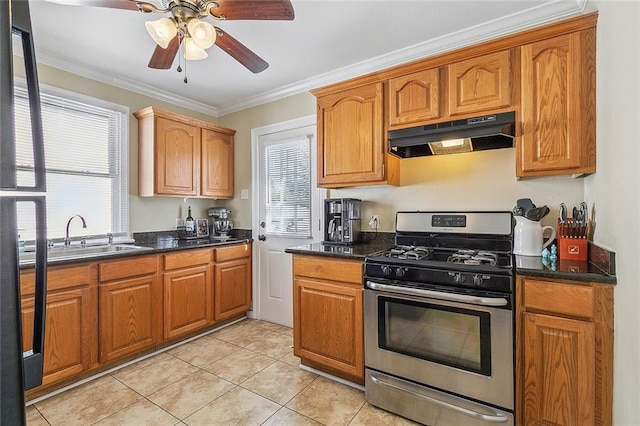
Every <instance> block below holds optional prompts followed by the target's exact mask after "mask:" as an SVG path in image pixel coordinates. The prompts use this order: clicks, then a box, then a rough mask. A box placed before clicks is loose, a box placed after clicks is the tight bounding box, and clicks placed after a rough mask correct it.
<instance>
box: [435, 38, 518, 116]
mask: <svg viewBox="0 0 640 426" xmlns="http://www.w3.org/2000/svg"><path fill="white" fill-rule="evenodd" d="M447 74H448V84H447V86H448V94H449V96H448V104H449V115H458V114H466V113H473V112H476V111H477V112H481V111H486V110H490V109H497V108H504V107H508V106H510V105H511V102H512V94H511V52H510V51H509V50H505V51H502V52H497V53H492V54H489V55H484V56H479V57H477V58H473V59H467V60H464V61H460V62H456V63H453V64H450V65H448V66H447Z"/></svg>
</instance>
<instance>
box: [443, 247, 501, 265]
mask: <svg viewBox="0 0 640 426" xmlns="http://www.w3.org/2000/svg"><path fill="white" fill-rule="evenodd" d="M447 262H450V263H464V264H465V265H490V266H495V265H496V264H497V263H498V255H497V254H495V253H491V252H489V251H476V250H458V251H457V252H455V253H453V254H452V255H451V256H449V258H448V259H447Z"/></svg>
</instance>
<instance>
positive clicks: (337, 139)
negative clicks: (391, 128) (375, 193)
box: [318, 83, 386, 187]
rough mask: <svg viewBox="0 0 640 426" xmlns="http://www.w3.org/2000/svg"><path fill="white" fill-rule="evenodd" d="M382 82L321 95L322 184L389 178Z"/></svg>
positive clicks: (329, 184)
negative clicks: (386, 175)
mask: <svg viewBox="0 0 640 426" xmlns="http://www.w3.org/2000/svg"><path fill="white" fill-rule="evenodd" d="M382 114H383V106H382V83H374V84H369V85H366V86H361V87H357V88H354V89H350V90H345V91H342V92H338V93H334V94H330V95H326V96H323V97H321V98H318V186H327V187H332V186H334V187H336V186H350V185H351V186H353V185H357V184H367V183H374V182H381V181H383V180H384V178H385V171H384V163H385V146H386V136H385V135H384V134H383V133H384V129H383V115H382Z"/></svg>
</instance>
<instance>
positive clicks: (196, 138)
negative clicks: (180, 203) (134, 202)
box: [134, 107, 235, 198]
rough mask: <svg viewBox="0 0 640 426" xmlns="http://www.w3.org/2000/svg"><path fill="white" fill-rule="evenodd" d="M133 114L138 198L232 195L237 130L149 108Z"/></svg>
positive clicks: (221, 196)
mask: <svg viewBox="0 0 640 426" xmlns="http://www.w3.org/2000/svg"><path fill="white" fill-rule="evenodd" d="M134 115H135V117H136V118H137V119H138V148H139V157H138V173H139V177H138V192H139V195H140V196H141V197H152V196H174V197H185V196H189V197H200V198H233V135H234V134H235V130H232V129H226V128H224V127H219V126H215V125H213V124H210V123H206V122H204V121H200V120H196V119H193V118H190V117H185V116H182V115H179V114H174V113H171V112H167V111H163V110H159V109H157V108H152V107H147V108H145V109H143V110H140V111H138V112H136V113H134Z"/></svg>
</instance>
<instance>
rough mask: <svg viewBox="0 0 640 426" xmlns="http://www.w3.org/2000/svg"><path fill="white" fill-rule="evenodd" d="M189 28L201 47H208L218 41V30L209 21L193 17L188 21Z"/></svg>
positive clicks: (190, 33)
mask: <svg viewBox="0 0 640 426" xmlns="http://www.w3.org/2000/svg"><path fill="white" fill-rule="evenodd" d="M187 30H188V31H189V35H190V36H191V38H192V39H193V42H194V43H195V44H196V45H197V46H198V47H199V48H201V49H208V48H210V47H211V46H213V44H214V43H215V42H216V30H215V28H214V27H213V25H211V24H210V23H208V22H205V21H201V20H199V19H195V18H194V19H191V20H190V21H189V22H187Z"/></svg>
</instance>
